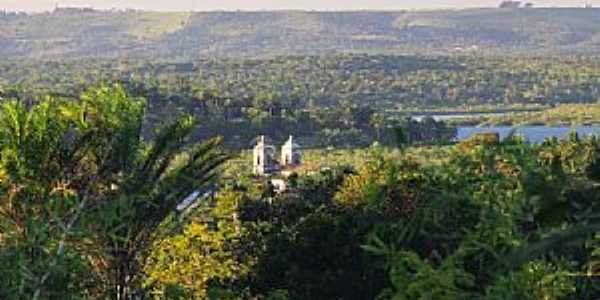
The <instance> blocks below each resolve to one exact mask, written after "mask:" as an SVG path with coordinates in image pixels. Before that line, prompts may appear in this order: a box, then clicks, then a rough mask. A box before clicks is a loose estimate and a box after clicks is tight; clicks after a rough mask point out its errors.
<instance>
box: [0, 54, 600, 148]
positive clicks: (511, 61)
mask: <svg viewBox="0 0 600 300" xmlns="http://www.w3.org/2000/svg"><path fill="white" fill-rule="evenodd" d="M102 82H117V83H121V84H122V85H123V86H124V87H125V89H126V90H127V91H128V92H129V93H130V94H132V95H135V96H139V97H144V98H146V99H147V100H148V106H147V109H148V113H149V123H150V124H155V123H159V122H162V121H165V120H169V119H172V118H173V117H176V116H179V115H181V114H190V115H193V116H195V117H197V118H199V119H201V120H202V122H201V123H200V125H199V127H198V130H197V131H196V132H195V136H196V137H198V138H206V137H209V136H211V135H214V134H217V135H222V136H223V137H224V138H225V142H226V143H227V144H230V145H233V146H235V147H237V148H240V147H244V148H245V147H249V146H250V145H249V141H250V140H252V139H253V138H254V137H255V136H256V135H259V134H265V135H268V136H272V137H273V138H275V139H277V140H283V139H286V138H287V136H288V135H289V134H293V135H295V136H297V137H300V138H301V139H302V143H303V144H305V145H308V146H314V147H319V146H349V145H353V146H357V145H358V146H366V145H370V144H372V143H373V142H374V141H376V140H381V139H382V137H385V136H386V128H388V127H392V126H394V124H395V123H398V122H400V123H402V122H405V119H404V117H406V116H408V115H410V114H413V113H418V112H419V111H431V110H458V111H463V110H472V109H483V110H488V111H494V110H498V109H507V108H508V109H511V108H530V109H531V108H533V109H540V108H545V107H550V106H554V105H557V104H564V103H595V102H596V101H598V99H600V95H599V94H600V66H599V64H598V61H597V60H596V59H594V58H587V57H536V58H527V57H522V58H507V57H477V56H443V57H427V56H390V55H336V56H294V57H289V56H286V57H278V58H272V59H223V60H195V61H183V62H178V61H168V60H162V61H152V62H150V61H147V60H133V59H132V60H120V61H108V60H102V59H98V60H91V61H88V60H75V61H70V60H64V61H37V62H31V63H21V62H19V63H17V62H4V63H0V97H4V98H7V99H8V98H18V99H21V100H22V101H32V102H35V99H37V98H38V96H42V95H45V94H49V93H50V94H54V95H55V96H57V97H62V98H66V99H73V98H77V97H78V95H79V94H80V93H81V92H82V91H83V90H84V89H85V87H86V86H87V85H89V84H94V83H102ZM430 123H431V124H429V125H427V124H425V125H426V126H425V127H429V128H430V129H431V128H433V130H430V131H423V132H425V134H423V135H421V136H419V135H418V134H415V135H414V137H415V138H414V139H413V140H417V141H422V142H435V141H436V140H438V139H439V140H442V141H443V140H448V139H451V138H452V135H451V131H446V130H444V129H443V127H444V126H438V125H439V124H437V125H436V124H434V123H432V122H430ZM224 124H225V125H226V126H224ZM415 127H416V126H415ZM146 133H148V134H149V133H151V132H150V131H146Z"/></svg>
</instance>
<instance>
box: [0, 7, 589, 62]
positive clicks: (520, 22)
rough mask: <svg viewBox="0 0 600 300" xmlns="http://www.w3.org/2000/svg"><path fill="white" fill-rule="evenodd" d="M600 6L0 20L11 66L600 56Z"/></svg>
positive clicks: (78, 13) (101, 14) (0, 46)
mask: <svg viewBox="0 0 600 300" xmlns="http://www.w3.org/2000/svg"><path fill="white" fill-rule="evenodd" d="M599 14H600V9H598V8H583V7H582V8H532V7H527V8H510V7H508V8H487V9H469V10H436V11H379V12H378V11H355V12H307V11H272V12H270V11H263V12H243V11H237V12H178V13H166V12H163V13H158V12H143V11H133V10H127V11H118V10H110V11H98V10H92V9H78V8H58V9H56V10H55V11H53V12H47V13H40V14H32V15H27V14H24V13H21V14H18V13H0V28H2V30H0V55H2V57H3V58H5V59H11V60H13V59H18V60H21V59H38V58H44V59H58V58H71V57H80V58H81V57H84V58H92V57H94V58H95V57H104V58H118V57H123V56H127V57H136V58H151V59H154V58H161V57H172V58H178V59H198V58H208V57H219V58H220V57H224V56H229V57H249V58H254V57H257V56H262V57H271V56H274V55H323V54H331V53H378V54H382V53H388V54H398V53H407V52H408V53H435V54H448V53H465V52H468V53H470V52H473V53H496V54H501V53H512V54H524V55H531V54H532V53H533V54H572V53H580V54H598V53H599V51H600V47H599V40H600V29H599V28H600V19H599V18H598V15H599Z"/></svg>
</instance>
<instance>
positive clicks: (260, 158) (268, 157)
mask: <svg viewBox="0 0 600 300" xmlns="http://www.w3.org/2000/svg"><path fill="white" fill-rule="evenodd" d="M275 152H276V151H275V147H273V146H271V145H268V144H267V143H266V141H265V136H264V135H261V136H259V137H258V141H257V142H256V146H254V155H253V166H254V168H253V172H254V175H257V176H263V175H265V174H268V173H270V172H273V171H274V170H275V169H276V162H275Z"/></svg>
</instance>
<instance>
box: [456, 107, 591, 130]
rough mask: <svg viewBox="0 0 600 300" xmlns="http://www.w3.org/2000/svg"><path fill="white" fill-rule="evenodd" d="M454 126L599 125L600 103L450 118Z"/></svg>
mask: <svg viewBox="0 0 600 300" xmlns="http://www.w3.org/2000/svg"><path fill="white" fill-rule="evenodd" d="M448 123H450V124H452V125H454V126H479V127H489V126H512V127H515V126H519V127H522V126H547V127H572V126H597V125H600V103H594V104H564V105H559V106H557V107H554V108H550V109H546V110H543V111H531V112H509V113H505V114H497V115H486V116H477V115H474V117H471V116H466V117H461V118H453V119H448Z"/></svg>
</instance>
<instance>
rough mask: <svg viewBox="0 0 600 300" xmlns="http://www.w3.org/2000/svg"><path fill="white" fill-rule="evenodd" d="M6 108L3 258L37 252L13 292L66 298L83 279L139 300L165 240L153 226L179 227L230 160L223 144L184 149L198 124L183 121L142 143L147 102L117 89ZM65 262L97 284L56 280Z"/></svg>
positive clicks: (0, 183) (0, 146)
mask: <svg viewBox="0 0 600 300" xmlns="http://www.w3.org/2000/svg"><path fill="white" fill-rule="evenodd" d="M2 108H3V109H2V111H1V112H0V174H2V175H1V176H0V191H2V192H4V191H7V192H6V193H3V195H2V199H1V200H2V202H1V203H0V230H1V231H0V232H2V235H4V237H3V245H0V251H4V249H6V248H11V247H12V248H14V249H16V251H18V253H34V254H32V255H31V256H30V257H28V258H27V259H25V260H23V261H22V262H21V267H20V269H21V270H22V272H21V273H22V276H21V280H18V278H17V279H16V280H15V281H14V283H17V282H19V283H21V285H22V283H26V287H27V288H23V287H22V286H21V287H20V288H18V289H17V288H15V290H18V291H19V293H20V295H19V297H21V298H22V297H25V298H32V299H36V298H41V297H50V296H49V295H56V293H61V292H62V293H67V292H68V291H67V290H66V286H71V287H72V286H74V284H73V283H72V282H73V281H82V280H83V279H85V280H89V281H91V282H92V283H93V284H89V285H88V286H94V287H95V288H94V290H93V291H89V288H87V289H88V291H86V293H87V294H89V293H94V294H95V295H96V296H99V297H104V298H112V299H132V298H134V297H136V295H140V294H142V293H143V287H142V284H141V282H142V279H143V274H142V271H141V267H140V266H141V265H142V264H143V262H144V260H145V258H146V257H147V255H148V252H149V248H150V246H151V245H152V243H153V242H154V241H155V240H157V239H160V238H161V237H162V235H161V234H160V230H159V227H160V226H161V224H164V223H165V222H167V221H169V220H173V222H176V219H177V218H172V216H174V215H176V214H177V210H176V207H177V205H178V204H179V203H180V202H181V201H182V200H183V199H184V198H186V197H187V196H188V195H190V194H192V193H193V192H195V191H199V190H202V189H204V188H206V187H207V185H208V184H209V183H210V182H212V180H213V179H214V178H215V176H216V174H217V173H216V170H217V168H218V167H219V165H220V164H221V163H222V162H224V161H225V160H226V158H227V156H226V155H225V154H224V153H223V152H222V151H220V150H219V148H218V145H219V143H220V139H211V140H209V141H206V142H205V143H201V144H195V143H189V141H188V136H189V135H190V133H191V132H192V130H193V128H194V126H195V121H194V120H193V119H192V118H191V117H185V118H182V119H180V120H178V121H176V122H175V123H173V124H171V125H169V126H167V127H165V128H163V129H161V130H159V131H158V133H157V134H156V137H155V138H154V140H153V141H146V140H145V138H144V137H143V136H142V127H143V125H144V101H142V100H141V99H132V98H130V97H128V96H127V95H126V93H125V91H124V89H123V88H122V87H119V86H115V87H101V88H98V89H92V90H89V91H87V92H86V93H85V94H84V95H83V96H82V97H81V99H79V100H78V101H74V102H63V101H58V100H52V99H48V100H46V101H44V102H42V103H41V104H39V105H36V106H34V107H32V108H31V109H28V108H26V107H25V106H24V105H22V104H20V103H17V102H10V103H8V104H5V105H4V106H3V107H2ZM32 227H33V229H35V228H38V227H39V228H44V229H43V230H32ZM5 233H8V234H5ZM42 233H43V234H42ZM24 242H26V243H24ZM6 245H8V246H10V247H5V246H6ZM23 245H25V246H23ZM19 247H20V248H19ZM36 249H44V251H41V252H40V253H37V252H39V250H36ZM67 254H69V255H75V256H76V257H77V258H78V261H83V262H84V263H83V265H85V266H86V268H87V269H86V270H88V271H87V272H89V273H90V274H93V275H94V276H85V277H83V276H82V277H83V278H73V277H68V276H67V278H62V277H64V274H63V273H61V271H60V270H61V267H62V268H64V267H65V266H61V265H60V264H61V263H65V261H66V259H65V257H66V255H67ZM42 258H43V259H42ZM66 267H67V268H68V267H69V266H66ZM7 272H8V271H7ZM69 273H70V272H69ZM72 273H73V274H76V272H72ZM61 276H62V277H61ZM59 279H62V280H63V283H64V285H63V286H60V285H58V286H57V282H58V281H59ZM63 288H64V289H65V290H64V291H60V289H63ZM79 292H81V291H79ZM62 295H63V296H64V295H65V294H62ZM0 296H3V295H2V294H0ZM59 298H60V297H59Z"/></svg>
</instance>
